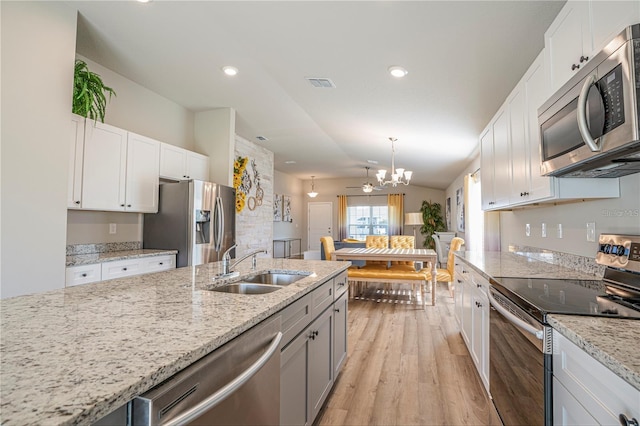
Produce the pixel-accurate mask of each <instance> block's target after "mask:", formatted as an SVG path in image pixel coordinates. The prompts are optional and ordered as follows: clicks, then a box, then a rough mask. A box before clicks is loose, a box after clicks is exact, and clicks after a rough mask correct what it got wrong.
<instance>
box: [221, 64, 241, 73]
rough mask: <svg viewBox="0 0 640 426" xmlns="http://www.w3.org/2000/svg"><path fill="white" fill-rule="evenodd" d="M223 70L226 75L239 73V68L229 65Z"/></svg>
mask: <svg viewBox="0 0 640 426" xmlns="http://www.w3.org/2000/svg"><path fill="white" fill-rule="evenodd" d="M222 72H224V73H225V74H226V75H230V76H234V75H236V74H238V68H236V67H232V66H230V65H227V66H224V67H222Z"/></svg>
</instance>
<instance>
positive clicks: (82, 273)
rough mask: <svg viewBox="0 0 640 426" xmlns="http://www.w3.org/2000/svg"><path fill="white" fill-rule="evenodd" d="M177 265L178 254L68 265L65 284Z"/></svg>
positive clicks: (143, 272) (122, 276)
mask: <svg viewBox="0 0 640 426" xmlns="http://www.w3.org/2000/svg"><path fill="white" fill-rule="evenodd" d="M175 267H176V255H175V254H170V255H161V256H144V257H138V258H134V259H126V260H116V261H113V262H102V263H93V264H89V265H77V266H67V268H66V274H65V275H66V279H65V286H66V287H71V286H74V285H80V284H89V283H94V282H98V281H105V280H112V279H115V278H124V277H130V276H133V275H141V274H150V273H153V272H161V271H168V270H170V269H174V268H175Z"/></svg>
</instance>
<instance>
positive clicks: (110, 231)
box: [109, 223, 117, 234]
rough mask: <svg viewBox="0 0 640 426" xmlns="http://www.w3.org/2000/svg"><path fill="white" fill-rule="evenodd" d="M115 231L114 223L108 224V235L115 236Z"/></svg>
mask: <svg viewBox="0 0 640 426" xmlns="http://www.w3.org/2000/svg"><path fill="white" fill-rule="evenodd" d="M116 230H117V225H116V224H115V223H110V224H109V233H110V234H115V233H116Z"/></svg>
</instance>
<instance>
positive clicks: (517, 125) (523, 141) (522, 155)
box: [507, 85, 530, 203]
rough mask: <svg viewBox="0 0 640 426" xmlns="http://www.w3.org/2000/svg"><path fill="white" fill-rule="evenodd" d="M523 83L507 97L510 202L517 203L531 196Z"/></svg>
mask: <svg viewBox="0 0 640 426" xmlns="http://www.w3.org/2000/svg"><path fill="white" fill-rule="evenodd" d="M523 89H524V88H523V87H522V85H518V86H516V89H515V90H514V91H513V92H512V93H511V96H510V97H509V98H508V99H507V108H508V111H509V138H510V142H511V143H510V147H511V158H512V160H511V193H510V194H509V195H510V196H509V203H517V202H520V201H522V200H523V199H524V198H526V197H528V196H529V177H530V167H529V165H530V162H529V152H528V151H529V149H528V147H529V141H528V139H527V135H526V127H525V123H526V105H525V91H524V90H523Z"/></svg>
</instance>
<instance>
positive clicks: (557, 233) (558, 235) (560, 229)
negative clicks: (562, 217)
mask: <svg viewBox="0 0 640 426" xmlns="http://www.w3.org/2000/svg"><path fill="white" fill-rule="evenodd" d="M556 236H557V237H558V238H562V224H561V223H559V224H558V230H557V231H556Z"/></svg>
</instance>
